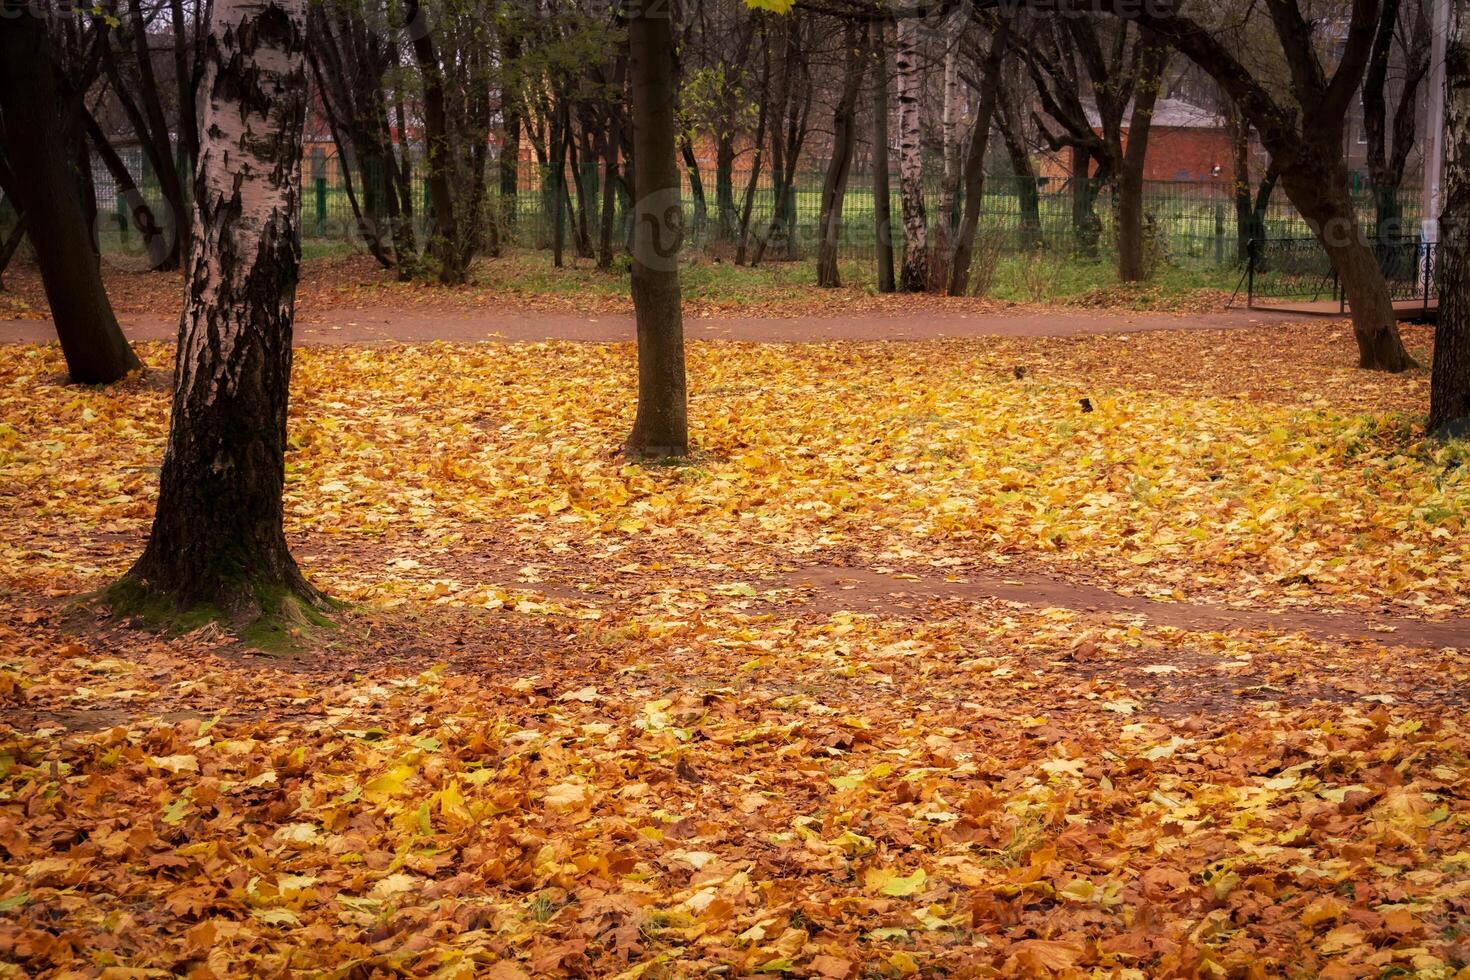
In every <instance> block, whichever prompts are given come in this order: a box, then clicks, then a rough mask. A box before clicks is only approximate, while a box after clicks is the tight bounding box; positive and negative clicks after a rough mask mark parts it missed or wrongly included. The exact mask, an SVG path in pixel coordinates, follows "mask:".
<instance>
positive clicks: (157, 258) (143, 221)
mask: <svg viewBox="0 0 1470 980" xmlns="http://www.w3.org/2000/svg"><path fill="white" fill-rule="evenodd" d="M81 114H82V125H84V126H85V127H86V130H87V135H88V136H89V137H90V138H91V140H92V145H93V146H94V147H96V149H97V155H98V156H99V157H101V158H102V164H103V166H105V167H106V168H107V170H108V172H109V173H111V174H112V183H113V186H114V187H115V188H116V191H117V193H118V194H119V195H121V196H122V198H123V200H124V201H126V202H127V208H128V214H129V215H131V216H132V219H133V226H134V227H136V228H137V229H138V233H139V234H141V235H142V236H143V247H144V249H145V250H146V251H147V253H148V265H149V266H150V267H151V268H152V269H153V270H154V271H155V272H157V271H160V270H162V269H165V268H167V267H168V264H169V247H168V246H169V238H168V234H167V233H166V232H165V231H164V230H163V229H162V228H160V227H159V226H158V219H157V218H156V217H155V216H154V214H153V209H152V208H150V207H149V206H148V202H147V200H145V199H144V197H143V192H142V191H140V190H139V189H138V184H137V181H135V180H133V175H132V174H131V173H129V172H128V167H127V164H126V163H124V162H123V158H122V157H121V156H119V155H118V152H117V149H116V148H115V147H113V145H112V141H111V140H109V139H108V138H107V134H106V133H104V132H103V131H102V127H101V126H100V125H99V124H98V123H97V119H96V117H94V116H93V115H92V113H91V112H89V111H87V108H86V107H85V106H83V107H82V110H81Z"/></svg>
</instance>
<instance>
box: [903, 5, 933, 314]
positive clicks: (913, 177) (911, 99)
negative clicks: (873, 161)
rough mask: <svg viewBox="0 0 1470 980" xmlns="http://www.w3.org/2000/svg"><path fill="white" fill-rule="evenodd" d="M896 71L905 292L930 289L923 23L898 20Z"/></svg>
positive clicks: (905, 19) (906, 18) (905, 18)
mask: <svg viewBox="0 0 1470 980" xmlns="http://www.w3.org/2000/svg"><path fill="white" fill-rule="evenodd" d="M894 60H895V69H896V77H897V79H898V172H899V187H900V189H901V191H902V193H903V244H904V250H903V275H902V277H901V280H900V285H901V286H902V288H903V290H904V291H905V292H910V293H920V292H923V291H925V290H926V289H928V288H929V216H928V213H927V212H926V211H925V208H924V140H923V136H924V131H923V121H924V120H923V114H922V109H921V100H922V99H923V97H924V85H923V72H922V70H921V67H920V64H919V22H918V20H917V19H916V18H915V17H913V16H906V17H900V18H899V20H898V35H897V45H896V47H895V59H894Z"/></svg>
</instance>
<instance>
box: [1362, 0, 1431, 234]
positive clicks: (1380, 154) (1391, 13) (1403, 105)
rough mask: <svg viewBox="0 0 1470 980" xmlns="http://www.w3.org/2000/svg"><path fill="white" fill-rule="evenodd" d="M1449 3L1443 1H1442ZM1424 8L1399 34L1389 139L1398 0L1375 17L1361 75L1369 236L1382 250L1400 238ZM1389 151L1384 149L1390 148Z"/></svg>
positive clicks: (1425, 31)
mask: <svg viewBox="0 0 1470 980" xmlns="http://www.w3.org/2000/svg"><path fill="white" fill-rule="evenodd" d="M1446 2H1448V0H1446ZM1426 6H1427V4H1425V3H1422V2H1416V3H1413V4H1412V7H1413V8H1414V14H1415V16H1414V19H1413V25H1412V28H1411V29H1408V28H1409V25H1407V24H1405V25H1403V26H1404V27H1405V28H1406V31H1405V32H1404V33H1405V34H1406V35H1407V36H1406V38H1405V42H1406V43H1405V46H1404V50H1403V56H1402V59H1401V62H1402V63H1401V64H1399V65H1397V66H1394V67H1396V68H1398V74H1399V78H1398V82H1399V98H1398V103H1397V106H1396V108H1395V110H1394V117H1393V127H1392V132H1391V135H1390V131H1389V125H1388V100H1387V98H1386V97H1385V96H1386V90H1387V87H1388V76H1389V69H1390V63H1391V62H1392V61H1393V60H1394V59H1393V49H1394V46H1395V41H1394V38H1395V35H1396V34H1398V28H1399V27H1400V16H1399V15H1400V10H1401V9H1402V0H1384V3H1383V9H1382V11H1381V12H1380V13H1379V15H1378V31H1377V33H1376V34H1375V35H1374V38H1373V48H1372V53H1371V54H1370V55H1369V57H1368V68H1367V71H1366V72H1365V73H1364V76H1363V96H1362V102H1363V136H1364V139H1365V140H1366V141H1367V144H1368V152H1367V164H1368V181H1369V183H1370V184H1371V185H1372V187H1373V203H1374V210H1375V220H1374V231H1373V237H1374V238H1375V239H1376V241H1377V243H1378V244H1379V246H1380V249H1382V247H1383V246H1387V245H1390V244H1391V243H1394V242H1396V241H1397V240H1398V239H1399V238H1401V236H1402V235H1403V233H1404V228H1403V209H1402V208H1401V207H1400V206H1399V196H1398V195H1399V188H1401V187H1402V186H1403V183H1404V171H1405V169H1406V167H1407V165H1408V162H1409V154H1410V152H1412V151H1413V149H1414V142H1415V140H1414V137H1415V129H1416V128H1417V126H1416V122H1417V117H1418V109H1419V101H1420V100H1419V87H1420V85H1421V84H1422V83H1423V80H1424V77H1425V75H1426V74H1427V73H1428V71H1429V56H1430V32H1429V17H1428V11H1427V10H1426V9H1425V8H1426ZM1390 142H1391V143H1392V146H1389V145H1388V144H1389V143H1390Z"/></svg>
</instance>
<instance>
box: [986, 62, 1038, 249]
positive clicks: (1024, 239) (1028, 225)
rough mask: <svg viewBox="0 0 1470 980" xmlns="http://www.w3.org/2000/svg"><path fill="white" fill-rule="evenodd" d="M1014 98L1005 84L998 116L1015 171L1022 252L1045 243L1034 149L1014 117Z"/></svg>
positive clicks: (999, 103)
mask: <svg viewBox="0 0 1470 980" xmlns="http://www.w3.org/2000/svg"><path fill="white" fill-rule="evenodd" d="M1011 98H1012V93H1011V92H1010V90H1009V89H1006V88H1004V87H1003V88H1002V90H1001V92H1000V97H999V102H998V104H997V106H996V114H995V119H996V123H997V124H998V125H999V127H1000V136H1001V140H1002V141H1003V142H1004V143H1005V147H1006V156H1007V157H1009V158H1010V161H1011V172H1012V173H1013V174H1015V182H1016V210H1017V211H1018V212H1020V222H1019V223H1020V234H1019V236H1018V241H1017V243H1016V244H1017V245H1018V246H1019V247H1020V249H1021V251H1022V252H1031V251H1034V250H1036V249H1038V248H1041V247H1042V246H1043V245H1044V244H1045V242H1043V241H1042V237H1041V192H1040V189H1039V188H1038V186H1037V180H1036V170H1035V168H1034V167H1033V166H1032V164H1031V152H1030V150H1028V149H1027V147H1026V141H1025V139H1024V138H1023V137H1022V131H1021V124H1020V122H1019V121H1018V120H1016V119H1015V118H1013V113H1014V112H1015V111H1016V110H1015V108H1014V104H1013V103H1012V101H1011Z"/></svg>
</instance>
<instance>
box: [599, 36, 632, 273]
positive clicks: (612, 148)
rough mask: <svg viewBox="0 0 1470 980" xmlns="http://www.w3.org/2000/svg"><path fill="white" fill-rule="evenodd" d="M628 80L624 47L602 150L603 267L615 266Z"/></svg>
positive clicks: (617, 65) (600, 264) (601, 264)
mask: <svg viewBox="0 0 1470 980" xmlns="http://www.w3.org/2000/svg"><path fill="white" fill-rule="evenodd" d="M627 83H628V54H627V52H626V51H622V52H619V54H618V60H617V64H616V66H615V67H614V68H613V91H614V92H616V93H617V98H616V99H614V100H613V102H612V104H611V105H610V106H609V107H608V120H607V136H606V146H605V147H604V148H603V151H602V152H603V167H602V227H601V228H600V229H599V235H598V238H599V241H598V244H597V267H598V268H599V269H610V268H612V261H613V230H614V228H615V227H616V223H617V214H618V210H617V205H618V198H617V192H618V185H619V184H621V183H622V174H621V173H620V172H619V167H618V153H619V152H620V151H621V149H622V145H623V100H624V97H625V95H624V91H625V89H626V88H627Z"/></svg>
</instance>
